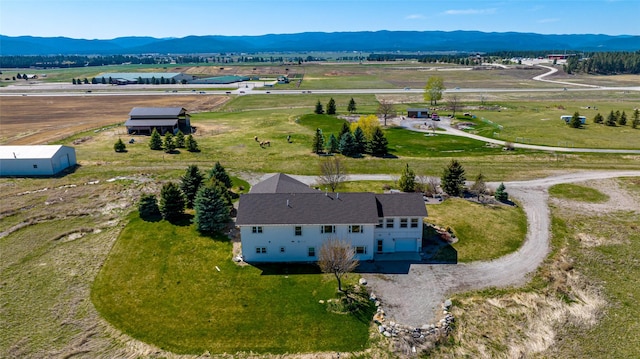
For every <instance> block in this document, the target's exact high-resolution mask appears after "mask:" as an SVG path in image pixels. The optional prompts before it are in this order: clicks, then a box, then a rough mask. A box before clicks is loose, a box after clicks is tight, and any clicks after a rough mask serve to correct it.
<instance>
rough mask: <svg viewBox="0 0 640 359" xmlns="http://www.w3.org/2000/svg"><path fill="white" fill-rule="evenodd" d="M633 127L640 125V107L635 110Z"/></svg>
mask: <svg viewBox="0 0 640 359" xmlns="http://www.w3.org/2000/svg"><path fill="white" fill-rule="evenodd" d="M631 127H632V128H638V127H640V109H637V108H636V109H635V110H633V120H632V121H631Z"/></svg>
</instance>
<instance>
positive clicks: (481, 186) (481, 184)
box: [471, 172, 487, 202]
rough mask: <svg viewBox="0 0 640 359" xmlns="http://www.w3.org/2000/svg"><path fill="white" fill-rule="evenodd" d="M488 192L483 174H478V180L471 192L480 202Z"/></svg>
mask: <svg viewBox="0 0 640 359" xmlns="http://www.w3.org/2000/svg"><path fill="white" fill-rule="evenodd" d="M486 191H487V184H486V182H485V181H484V175H483V174H482V172H480V173H478V176H476V180H475V182H474V183H473V185H472V186H471V192H472V193H473V194H475V195H476V196H477V197H478V202H480V199H481V197H482V196H483V195H484V193H485V192H486Z"/></svg>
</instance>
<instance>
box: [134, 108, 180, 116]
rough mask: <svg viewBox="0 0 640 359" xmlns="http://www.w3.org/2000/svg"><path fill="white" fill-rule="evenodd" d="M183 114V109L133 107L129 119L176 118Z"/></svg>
mask: <svg viewBox="0 0 640 359" xmlns="http://www.w3.org/2000/svg"><path fill="white" fill-rule="evenodd" d="M185 112H186V110H185V109H184V108H183V107H134V108H132V109H131V112H129V117H178V116H181V115H184V114H185Z"/></svg>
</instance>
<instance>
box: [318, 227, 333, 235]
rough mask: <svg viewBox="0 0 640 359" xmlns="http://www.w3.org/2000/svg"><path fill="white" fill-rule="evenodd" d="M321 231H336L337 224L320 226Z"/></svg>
mask: <svg viewBox="0 0 640 359" xmlns="http://www.w3.org/2000/svg"><path fill="white" fill-rule="evenodd" d="M320 232H321V233H335V232H336V226H322V227H320Z"/></svg>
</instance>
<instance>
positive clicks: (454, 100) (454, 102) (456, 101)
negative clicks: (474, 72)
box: [447, 94, 462, 117]
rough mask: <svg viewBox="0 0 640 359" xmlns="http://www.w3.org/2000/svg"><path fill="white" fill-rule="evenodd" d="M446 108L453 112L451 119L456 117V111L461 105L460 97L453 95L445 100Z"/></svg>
mask: <svg viewBox="0 0 640 359" xmlns="http://www.w3.org/2000/svg"><path fill="white" fill-rule="evenodd" d="M447 106H448V107H449V109H451V111H452V112H453V117H456V111H458V110H459V109H460V107H461V106H462V104H461V103H460V97H459V96H458V95H457V94H453V95H451V96H449V97H448V98H447Z"/></svg>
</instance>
